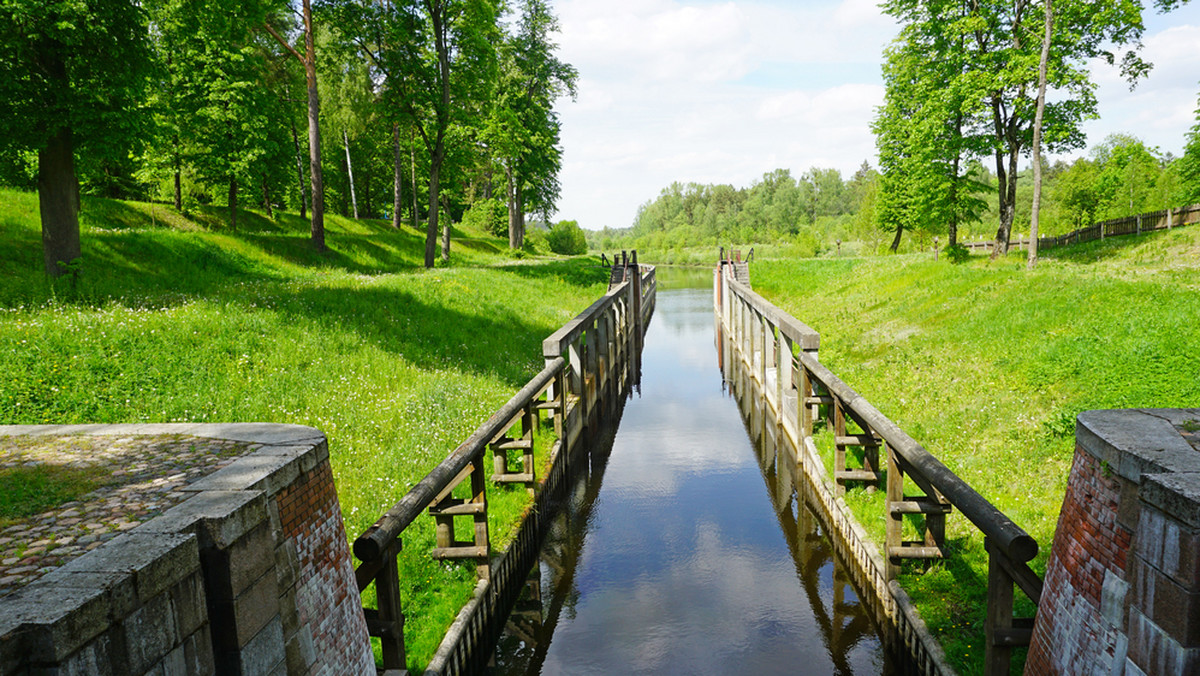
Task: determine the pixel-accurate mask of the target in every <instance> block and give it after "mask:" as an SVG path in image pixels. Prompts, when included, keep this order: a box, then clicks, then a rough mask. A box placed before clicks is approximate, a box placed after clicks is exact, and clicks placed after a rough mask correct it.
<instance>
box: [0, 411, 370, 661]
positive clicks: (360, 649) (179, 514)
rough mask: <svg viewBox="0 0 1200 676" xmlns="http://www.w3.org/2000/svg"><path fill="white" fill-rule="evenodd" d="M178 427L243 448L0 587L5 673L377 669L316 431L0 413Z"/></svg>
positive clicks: (163, 430) (129, 428) (62, 430)
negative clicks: (176, 498) (124, 529)
mask: <svg viewBox="0 0 1200 676" xmlns="http://www.w3.org/2000/svg"><path fill="white" fill-rule="evenodd" d="M0 434H8V435H13V434H92V435H105V434H111V435H117V434H120V435H125V436H127V435H136V434H178V435H183V436H184V438H187V439H189V441H188V443H192V444H196V443H203V440H205V439H219V440H223V441H228V440H232V441H238V442H242V443H246V444H249V445H250V448H251V449H252V452H251V453H249V454H248V455H245V456H243V457H241V458H239V459H238V460H236V461H235V462H233V463H232V464H229V465H227V466H225V467H224V468H222V469H220V470H218V471H216V472H214V473H212V474H209V475H208V476H206V477H204V478H203V479H200V480H199V481H196V482H195V483H193V484H191V485H189V486H187V487H186V488H184V489H183V490H186V491H188V492H189V493H191V497H189V498H187V499H186V500H184V501H183V502H182V503H180V504H178V505H176V506H175V507H173V508H171V509H169V510H168V511H166V512H165V513H163V514H161V515H160V516H158V517H156V518H154V519H152V520H150V521H148V522H146V523H143V524H142V525H140V526H138V527H137V528H135V529H133V530H132V531H131V532H128V533H126V534H124V535H121V536H120V537H118V538H116V539H114V540H112V541H110V542H108V543H106V544H105V545H104V546H102V547H100V548H98V549H96V550H95V551H92V552H89V553H88V554H85V555H83V556H81V557H79V558H77V559H75V560H73V561H71V562H69V563H68V564H66V565H65V566H63V567H61V568H59V569H57V570H55V571H53V572H51V573H49V574H47V575H45V576H44V577H42V578H41V579H39V580H37V581H36V582H34V583H32V584H30V585H28V586H26V587H24V588H22V589H20V590H19V591H17V592H15V593H13V594H10V595H9V596H6V597H4V598H3V599H0V674H12V675H14V676H18V675H24V674H33V673H38V674H41V673H63V674H88V675H92V674H95V675H97V676H107V675H109V674H112V675H118V674H120V675H124V674H130V675H141V674H221V675H224V674H231V675H237V674H245V675H251V674H254V675H257V674H289V676H307V675H309V674H321V675H334V674H355V675H358V674H365V673H373V672H374V669H375V663H374V657H373V655H372V652H371V645H370V641H369V638H368V637H367V630H366V621H365V619H364V617H363V614H362V609H361V603H360V601H359V598H358V593H357V588H356V586H355V583H354V570H353V568H352V564H351V559H350V552H349V547H348V546H347V542H346V533H345V530H344V527H343V525H342V521H341V510H340V508H339V505H338V499H337V492H336V490H335V487H334V482H333V474H332V472H331V470H330V466H329V449H328V445H327V443H326V440H325V436H324V435H323V434H322V433H321V432H319V431H318V430H314V429H312V428H307V427H300V426H295V425H273V424H242V425H152V426H138V425H114V426H77V427H71V426H66V427H62V426H60V427H45V428H39V427H22V428H20V429H16V428H13V427H10V428H5V427H3V426H0Z"/></svg>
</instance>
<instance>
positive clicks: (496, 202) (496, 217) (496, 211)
mask: <svg viewBox="0 0 1200 676" xmlns="http://www.w3.org/2000/svg"><path fill="white" fill-rule="evenodd" d="M463 225H466V226H467V227H470V228H474V229H475V230H479V231H480V232H487V233H491V234H493V235H495V236H497V237H508V207H507V206H505V204H504V200H502V199H500V198H499V197H493V198H491V199H482V200H477V201H476V202H475V203H474V204H472V205H471V206H470V208H468V209H467V213H466V214H465V215H464V216H463Z"/></svg>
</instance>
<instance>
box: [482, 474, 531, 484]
mask: <svg viewBox="0 0 1200 676" xmlns="http://www.w3.org/2000/svg"><path fill="white" fill-rule="evenodd" d="M492 481H494V482H496V483H498V484H514V483H515V484H527V483H532V482H533V473H532V472H530V473H522V474H518V473H516V472H509V473H508V474H493V475H492Z"/></svg>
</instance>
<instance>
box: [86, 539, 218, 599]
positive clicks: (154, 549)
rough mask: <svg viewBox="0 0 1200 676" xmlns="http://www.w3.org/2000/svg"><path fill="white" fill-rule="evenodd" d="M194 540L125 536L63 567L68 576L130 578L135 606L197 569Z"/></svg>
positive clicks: (197, 549) (197, 550) (197, 558)
mask: <svg viewBox="0 0 1200 676" xmlns="http://www.w3.org/2000/svg"><path fill="white" fill-rule="evenodd" d="M198 552H199V548H198V547H197V544H196V536H195V535H191V534H170V533H138V534H134V533H126V534H124V535H121V536H119V537H117V538H116V539H114V540H112V541H110V542H108V543H107V544H105V545H104V546H103V547H100V548H98V549H96V550H94V551H92V552H89V553H87V554H85V555H84V556H81V557H79V558H78V559H75V560H74V561H72V562H71V563H69V564H67V566H64V568H67V569H70V571H72V572H96V573H126V574H129V575H131V576H133V581H134V588H135V589H136V592H137V598H138V601H139V602H142V603H145V602H146V601H148V600H149V599H152V598H154V597H156V596H158V595H159V594H162V593H163V592H165V591H166V590H167V589H169V588H170V587H172V586H174V585H175V584H177V583H178V582H179V581H180V580H182V579H184V578H185V577H187V576H189V575H191V574H192V573H194V572H195V571H196V569H197V568H198V567H199V556H198Z"/></svg>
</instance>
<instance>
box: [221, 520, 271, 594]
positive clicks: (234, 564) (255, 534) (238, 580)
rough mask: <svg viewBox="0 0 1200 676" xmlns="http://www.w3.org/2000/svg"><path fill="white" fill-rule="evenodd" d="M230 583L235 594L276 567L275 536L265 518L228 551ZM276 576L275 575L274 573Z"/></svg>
mask: <svg viewBox="0 0 1200 676" xmlns="http://www.w3.org/2000/svg"><path fill="white" fill-rule="evenodd" d="M227 556H228V559H229V584H230V588H231V589H232V591H233V594H234V596H237V595H240V594H241V593H242V592H243V591H244V590H245V589H247V588H249V587H250V585H252V584H255V583H256V582H257V581H258V580H259V578H261V577H263V575H265V574H266V573H267V572H268V571H271V570H272V569H273V568H274V567H275V538H274V537H272V535H271V528H270V524H268V523H267V522H266V521H265V520H264V521H261V522H259V524H258V526H257V527H255V528H254V529H253V530H251V531H250V532H249V533H246V534H245V535H244V536H242V537H241V538H240V539H238V540H237V541H236V542H234V543H233V544H232V545H231V546H230V547H229V550H228V552H227ZM272 578H274V575H272Z"/></svg>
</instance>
